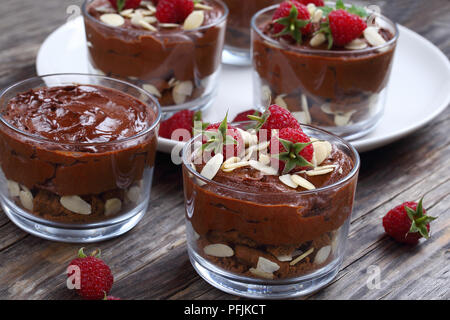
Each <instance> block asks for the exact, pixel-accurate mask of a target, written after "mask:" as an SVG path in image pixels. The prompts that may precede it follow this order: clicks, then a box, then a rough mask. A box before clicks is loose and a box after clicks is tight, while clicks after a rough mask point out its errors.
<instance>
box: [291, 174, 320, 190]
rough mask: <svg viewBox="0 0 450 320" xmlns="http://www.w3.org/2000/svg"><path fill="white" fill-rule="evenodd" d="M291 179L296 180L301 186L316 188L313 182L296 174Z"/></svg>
mask: <svg viewBox="0 0 450 320" xmlns="http://www.w3.org/2000/svg"><path fill="white" fill-rule="evenodd" d="M291 179H292V181H294V183H296V184H298V185H299V186H300V187H302V188H305V189H307V190H314V189H315V188H316V187H315V186H314V185H313V184H312V183H311V182H309V181H308V180H306V179H305V178H302V177H300V176H298V175H296V174H293V175H292V176H291Z"/></svg>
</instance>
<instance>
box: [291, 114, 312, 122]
mask: <svg viewBox="0 0 450 320" xmlns="http://www.w3.org/2000/svg"><path fill="white" fill-rule="evenodd" d="M292 115H293V116H294V118H295V119H297V121H298V122H300V123H307V122H308V116H307V115H306V112H304V111H296V112H292Z"/></svg>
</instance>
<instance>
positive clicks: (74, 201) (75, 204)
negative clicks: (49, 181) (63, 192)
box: [59, 196, 92, 215]
mask: <svg viewBox="0 0 450 320" xmlns="http://www.w3.org/2000/svg"><path fill="white" fill-rule="evenodd" d="M59 202H60V203H61V205H62V206H63V207H64V208H66V209H67V210H69V211H71V212H74V213H78V214H84V215H89V214H91V213H92V208H91V205H90V204H89V203H87V202H86V201H84V200H83V199H82V198H81V197H80V196H63V197H61V198H60V199H59Z"/></svg>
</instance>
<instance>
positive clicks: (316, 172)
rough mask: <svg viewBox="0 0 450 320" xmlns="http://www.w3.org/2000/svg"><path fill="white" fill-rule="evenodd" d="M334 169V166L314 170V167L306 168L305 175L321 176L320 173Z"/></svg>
mask: <svg viewBox="0 0 450 320" xmlns="http://www.w3.org/2000/svg"><path fill="white" fill-rule="evenodd" d="M333 171H334V168H327V169H322V170H316V169H314V170H308V171H306V175H308V176H310V177H311V176H321V175H324V174H327V173H330V172H333Z"/></svg>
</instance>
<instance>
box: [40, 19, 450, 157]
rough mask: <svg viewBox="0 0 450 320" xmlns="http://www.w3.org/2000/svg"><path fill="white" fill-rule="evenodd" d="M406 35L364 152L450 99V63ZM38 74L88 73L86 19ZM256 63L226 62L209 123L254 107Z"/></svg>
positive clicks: (46, 56) (49, 49)
mask: <svg viewBox="0 0 450 320" xmlns="http://www.w3.org/2000/svg"><path fill="white" fill-rule="evenodd" d="M399 29H400V37H399V41H398V45H397V50H396V54H395V58H394V66H393V70H392V75H391V79H390V82H389V89H388V97H387V105H386V111H385V114H384V116H383V118H382V120H381V122H380V124H379V125H378V126H377V128H376V129H375V130H374V131H372V132H371V133H370V134H368V135H366V136H364V137H362V138H360V139H357V140H354V141H352V142H351V143H352V144H353V145H354V146H355V147H356V149H358V151H359V152H364V151H368V150H372V149H375V148H378V147H381V146H384V145H386V144H388V143H391V142H393V141H395V140H398V139H400V138H402V137H404V136H406V135H408V134H410V133H412V132H413V131H415V130H417V129H419V128H421V127H422V126H424V125H425V124H427V123H428V122H430V121H431V120H433V119H434V118H435V117H436V116H438V115H439V114H440V113H441V112H442V111H443V110H444V109H445V108H446V107H447V106H448V104H449V102H450V62H449V60H448V59H447V57H446V56H445V55H444V54H443V53H442V52H441V51H440V50H439V49H438V48H437V47H436V46H434V45H433V44H432V43H430V42H429V41H428V40H426V39H425V38H423V37H421V36H420V35H418V34H416V33H415V32H413V31H411V30H409V29H407V28H405V27H402V26H399ZM36 68H37V73H38V75H43V74H50V73H63V72H69V73H70V72H77V73H88V67H87V52H86V40H85V35H84V25H83V20H82V17H77V18H75V19H73V20H70V21H68V22H67V23H66V24H64V25H62V26H61V27H60V28H58V29H57V30H56V31H54V32H53V33H52V34H50V35H49V36H48V38H47V39H46V40H45V41H44V43H43V44H42V46H41V48H40V50H39V53H38V55H37V59H36ZM252 97H253V93H252V73H251V68H250V67H233V66H228V65H223V68H222V73H221V75H220V85H219V91H218V96H217V98H216V100H215V102H214V103H213V106H212V107H211V108H210V109H208V110H207V111H205V113H204V119H205V121H209V122H211V121H219V120H220V119H222V118H223V117H224V116H225V113H226V112H227V110H228V111H229V117H230V119H232V118H233V117H234V116H235V115H236V114H237V113H238V112H239V111H243V110H246V109H250V108H252ZM176 144H177V142H175V141H172V140H168V139H163V138H160V139H159V146H158V150H160V151H162V152H170V151H171V150H172V148H173V147H174V146H175V145H176Z"/></svg>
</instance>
